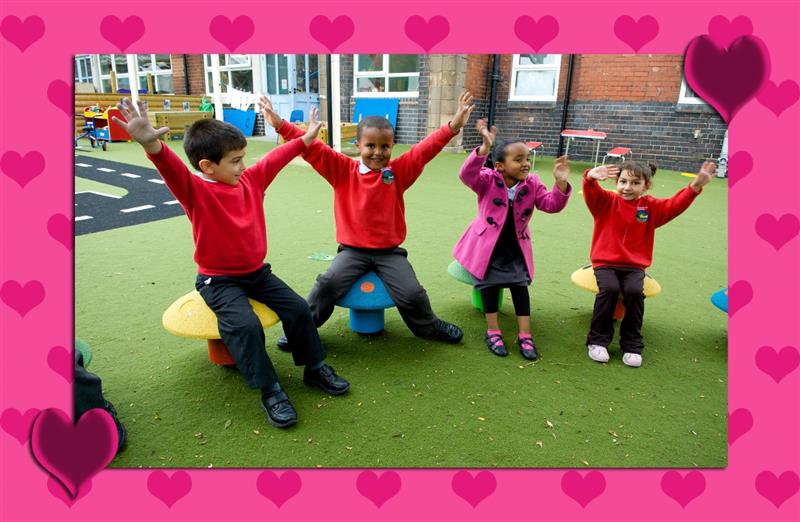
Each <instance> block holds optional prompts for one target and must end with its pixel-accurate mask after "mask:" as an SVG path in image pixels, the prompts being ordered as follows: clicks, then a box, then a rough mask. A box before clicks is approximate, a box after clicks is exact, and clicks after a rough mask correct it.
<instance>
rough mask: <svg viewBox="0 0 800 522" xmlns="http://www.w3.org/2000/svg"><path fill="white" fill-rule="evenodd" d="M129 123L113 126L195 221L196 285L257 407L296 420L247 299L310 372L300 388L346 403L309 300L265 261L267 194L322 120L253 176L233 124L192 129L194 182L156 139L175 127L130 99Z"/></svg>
mask: <svg viewBox="0 0 800 522" xmlns="http://www.w3.org/2000/svg"><path fill="white" fill-rule="evenodd" d="M119 109H120V111H122V115H123V116H124V117H125V119H126V120H127V121H122V120H120V119H118V118H114V121H115V122H116V123H117V124H118V125H121V126H122V127H123V128H124V129H125V130H127V131H128V134H130V136H131V138H133V139H134V140H136V141H137V142H138V143H139V144H140V145H141V146H142V148H143V149H144V150H145V152H146V153H147V157H148V158H149V159H150V161H152V162H153V164H154V165H155V166H156V168H157V169H158V172H159V174H161V177H162V178H164V181H165V182H166V184H167V187H168V188H169V190H170V192H172V194H173V195H174V196H175V198H176V199H177V200H178V201H179V202H180V204H181V206H182V207H183V209H184V210H185V211H186V215H187V216H188V217H189V220H190V221H191V222H192V234H193V236H194V244H195V253H194V260H195V262H196V263H197V265H198V274H197V278H196V281H195V288H197V290H198V292H200V295H201V296H202V297H203V300H204V301H205V302H206V304H207V305H208V307H209V308H211V309H212V310H213V311H214V313H215V314H216V316H217V323H218V326H219V333H220V336H221V337H222V341H223V342H224V343H225V346H227V347H228V350H229V351H230V352H231V355H232V356H233V358H234V359H235V360H236V367H237V368H238V369H239V371H240V372H241V373H242V375H243V376H244V378H245V380H246V381H247V384H248V385H249V386H250V387H251V388H259V389H260V390H261V407H262V408H263V409H264V410H265V411H266V413H267V420H268V421H269V422H270V424H272V425H273V426H276V427H278V428H286V427H288V426H291V425H293V424H295V423H296V422H297V412H296V411H295V409H294V408H293V407H292V404H291V403H290V402H289V398H288V396H287V395H286V393H285V392H284V391H283V389H282V388H281V385H280V382H279V381H278V376H277V374H276V372H275V368H274V366H273V365H272V361H270V359H269V356H268V355H267V353H266V351H265V350H264V339H265V338H264V329H263V328H262V326H261V322H260V321H259V320H258V317H257V316H256V315H255V313H254V312H253V308H252V307H251V306H250V303H249V302H248V300H247V299H248V298H253V299H255V300H257V301H260V302H262V303H264V304H265V305H267V306H268V307H270V308H271V309H272V310H274V311H275V313H276V314H277V315H278V317H279V318H280V320H281V322H282V323H283V328H284V331H285V332H286V334H287V335H288V336H289V338H290V339H291V341H292V345H293V346H295V347H297V348H296V349H295V351H294V352H293V353H292V356H293V358H294V363H295V364H296V365H298V366H301V365H305V371H304V373H303V381H304V382H305V383H306V384H307V385H309V386H316V387H319V388H322V389H323V390H325V391H326V392H327V393H329V394H331V395H340V394H343V393H345V392H347V390H348V389H349V387H350V384H349V383H348V382H347V381H346V380H345V379H343V378H341V377H339V376H338V375H336V372H335V371H334V370H333V368H331V367H330V366H328V365H327V364H325V349H324V348H323V346H322V343H321V342H320V339H319V335H318V333H317V329H316V327H315V326H314V322H313V321H312V319H311V313H310V311H309V309H308V305H307V303H306V302H305V300H304V299H303V298H302V297H300V296H299V295H297V293H295V292H294V290H292V289H291V288H289V286H288V285H286V283H284V282H283V281H281V280H280V279H278V277H277V276H275V274H273V273H272V270H271V267H270V265H269V263H266V264H265V263H264V257H265V256H266V255H267V230H266V223H265V220H264V191H265V190H266V189H267V187H268V186H269V184H270V183H272V181H273V180H274V179H275V176H276V175H277V174H278V172H279V171H280V170H281V169H282V168H283V167H284V166H285V165H286V164H287V163H289V162H290V161H291V160H292V159H293V158H295V157H296V156H297V155H298V154H300V153H301V152H302V151H303V150H305V148H306V147H307V146H308V144H309V143H311V142H312V141H313V140H314V138H315V137H316V135H317V133H318V132H319V128H320V124H319V123H318V122H317V121H316V113H314V114H312V118H311V120H312V121H311V124H310V125H309V128H308V132H306V133H305V134H302V133H301V135H302V136H301V137H298V139H294V140H291V141H290V142H288V143H286V144H285V145H283V146H281V147H278V148H276V149H274V150H272V151H271V152H269V153H267V154H266V155H265V156H264V157H263V158H262V159H261V160H260V161H259V162H258V163H256V164H255V165H253V166H252V167H250V168H247V167H246V166H245V163H244V155H245V149H246V147H247V140H246V139H245V137H244V135H243V134H242V133H241V132H240V131H239V130H238V129H237V128H236V127H234V126H233V125H231V124H229V123H224V122H222V121H218V120H213V119H212V120H200V121H198V122H195V123H194V124H193V125H192V126H191V127H189V129H188V130H187V131H186V136H185V138H184V142H183V147H184V150H185V151H186V155H187V156H188V157H189V161H191V163H192V166H193V167H194V168H195V169H197V171H198V172H199V173H198V174H193V173H192V172H191V171H190V170H189V169H188V168H186V165H184V164H183V161H181V159H180V158H179V157H178V155H177V154H175V153H174V152H172V150H171V149H170V148H169V147H167V146H166V144H165V143H164V142H162V141H161V140H159V137H160V136H162V135H163V134H164V133H166V132H168V131H169V129H168V128H166V127H162V128H160V129H158V130H155V129H153V126H152V125H151V124H150V121H149V120H148V119H147V109H146V108H145V107H144V105H143V104H142V103H141V102H140V103H139V108H138V110H137V109H136V108H133V107H131V106H129V102H128V100H127V99H125V100H123V101H122V103H121V104H120V105H119Z"/></svg>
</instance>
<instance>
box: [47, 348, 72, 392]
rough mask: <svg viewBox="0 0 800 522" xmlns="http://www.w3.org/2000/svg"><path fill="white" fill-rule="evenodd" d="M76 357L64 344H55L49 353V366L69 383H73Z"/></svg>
mask: <svg viewBox="0 0 800 522" xmlns="http://www.w3.org/2000/svg"><path fill="white" fill-rule="evenodd" d="M74 361H75V359H74V357H73V355H72V354H71V353H70V351H69V350H67V349H66V348H64V347H63V346H53V347H52V348H50V351H49V352H48V353H47V366H49V367H50V369H51V370H53V371H54V372H56V373H57V374H59V375H60V376H62V377H63V378H64V380H65V381H67V382H68V383H72V371H73V369H74V367H75V362H74Z"/></svg>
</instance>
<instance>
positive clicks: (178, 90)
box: [171, 54, 206, 95]
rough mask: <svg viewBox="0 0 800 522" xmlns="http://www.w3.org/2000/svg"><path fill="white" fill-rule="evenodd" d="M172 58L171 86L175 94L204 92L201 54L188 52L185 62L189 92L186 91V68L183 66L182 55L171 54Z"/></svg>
mask: <svg viewBox="0 0 800 522" xmlns="http://www.w3.org/2000/svg"><path fill="white" fill-rule="evenodd" d="M171 58H172V88H173V90H174V91H175V94H194V95H203V94H205V93H206V80H205V78H204V77H203V55H200V54H188V55H186V63H187V66H188V67H187V68H188V71H189V72H188V74H189V92H188V93H187V92H186V85H185V78H186V70H185V69H184V67H183V55H182V54H173V55H171Z"/></svg>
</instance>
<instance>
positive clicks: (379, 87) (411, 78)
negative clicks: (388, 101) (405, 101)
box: [353, 54, 419, 98]
mask: <svg viewBox="0 0 800 522" xmlns="http://www.w3.org/2000/svg"><path fill="white" fill-rule="evenodd" d="M353 96H354V97H356V98H398V97H402V98H416V97H417V96H419V55H416V54H355V55H353Z"/></svg>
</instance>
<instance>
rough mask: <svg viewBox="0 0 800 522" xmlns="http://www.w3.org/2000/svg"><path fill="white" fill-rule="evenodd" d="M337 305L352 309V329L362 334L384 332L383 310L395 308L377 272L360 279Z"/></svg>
mask: <svg viewBox="0 0 800 522" xmlns="http://www.w3.org/2000/svg"><path fill="white" fill-rule="evenodd" d="M336 304H337V305H339V306H341V307H342V308H349V309H350V329H351V330H353V331H354V332H356V333H360V334H374V333H378V332H380V331H381V330H383V324H384V317H383V316H384V313H383V310H384V309H386V308H391V307H393V306H395V304H394V301H392V298H391V297H389V292H387V291H386V287H385V286H384V285H383V281H381V278H380V277H378V274H376V273H375V272H367V273H366V274H364V275H363V276H361V277H359V278H358V280H357V281H356V282H355V283H353V286H352V287H350V290H349V291H348V292H347V293H346V294H344V296H342V297H341V298H340V299H339V300H338V301H336Z"/></svg>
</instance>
